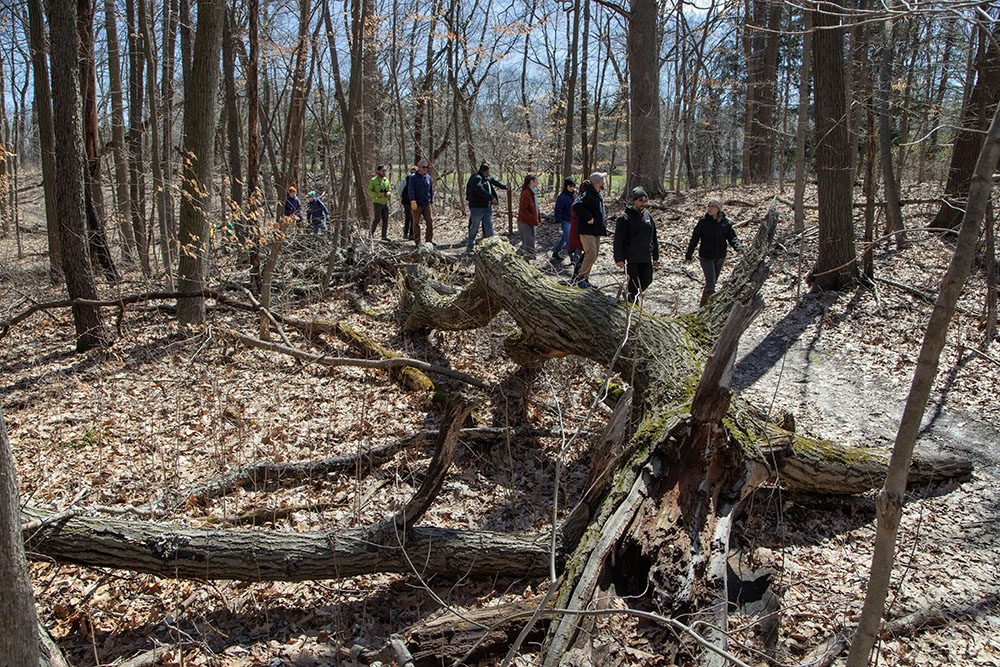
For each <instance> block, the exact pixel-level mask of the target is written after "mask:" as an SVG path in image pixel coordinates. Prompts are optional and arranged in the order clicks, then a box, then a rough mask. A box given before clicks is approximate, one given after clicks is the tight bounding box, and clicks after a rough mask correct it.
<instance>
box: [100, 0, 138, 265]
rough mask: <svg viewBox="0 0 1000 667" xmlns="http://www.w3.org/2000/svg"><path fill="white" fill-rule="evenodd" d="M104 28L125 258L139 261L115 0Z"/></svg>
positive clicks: (107, 5) (107, 2) (107, 0)
mask: <svg viewBox="0 0 1000 667" xmlns="http://www.w3.org/2000/svg"><path fill="white" fill-rule="evenodd" d="M104 30H105V33H106V34H107V39H108V82H109V84H110V90H109V91H108V92H110V94H111V156H112V159H113V161H114V165H115V192H116V193H117V199H118V232H119V235H120V237H121V243H122V259H123V260H124V261H125V262H126V263H129V264H131V263H132V262H134V261H135V234H134V233H133V231H132V207H131V203H132V201H131V199H130V197H129V181H128V159H127V158H126V156H125V105H124V102H123V101H122V65H121V49H120V48H119V46H118V44H119V42H118V12H117V10H116V8H115V2H114V0H104Z"/></svg>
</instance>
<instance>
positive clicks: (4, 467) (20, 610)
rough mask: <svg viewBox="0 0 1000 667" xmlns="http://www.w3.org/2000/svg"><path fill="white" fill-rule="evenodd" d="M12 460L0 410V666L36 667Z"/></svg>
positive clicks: (31, 600) (31, 602)
mask: <svg viewBox="0 0 1000 667" xmlns="http://www.w3.org/2000/svg"><path fill="white" fill-rule="evenodd" d="M17 496H18V494H17V478H16V476H15V474H14V457H13V455H12V454H11V450H10V443H9V442H7V425H6V424H5V423H4V418H3V409H2V408H0V663H3V664H4V665H11V667H13V666H14V665H37V664H39V652H38V616H37V614H36V613H35V597H34V595H33V593H32V591H31V579H30V578H29V577H28V561H27V560H26V559H25V557H24V538H23V537H21V521H20V514H21V512H20V503H19V502H18V498H17Z"/></svg>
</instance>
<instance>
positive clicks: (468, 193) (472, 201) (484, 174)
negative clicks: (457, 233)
mask: <svg viewBox="0 0 1000 667" xmlns="http://www.w3.org/2000/svg"><path fill="white" fill-rule="evenodd" d="M497 188H499V189H501V190H506V189H507V186H506V185H504V184H503V183H501V182H500V181H498V180H497V179H495V178H493V177H492V176H490V163H489V162H486V161H485V160H483V163H482V164H480V165H479V171H477V172H476V173H474V174H473V175H472V176H470V177H469V181H468V182H467V183H466V184H465V200H466V201H467V202H469V240H468V242H467V243H466V244H465V250H466V252H472V246H473V245H474V244H475V243H476V236H477V235H478V234H479V225H480V224H482V226H483V238H484V239H487V238H489V237H491V236H493V207H494V206H496V205H497V192H496V189H497Z"/></svg>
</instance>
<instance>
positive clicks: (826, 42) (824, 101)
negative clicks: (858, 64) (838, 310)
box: [809, 3, 857, 290]
mask: <svg viewBox="0 0 1000 667" xmlns="http://www.w3.org/2000/svg"><path fill="white" fill-rule="evenodd" d="M817 7H818V9H817V10H816V11H814V12H813V25H815V26H816V27H817V28H819V29H818V30H817V31H816V32H815V33H813V38H812V39H813V63H814V66H813V72H814V79H815V82H816V83H815V86H816V89H815V97H816V112H815V114H814V117H815V119H816V121H815V122H816V131H815V148H814V151H815V155H816V190H817V194H818V196H819V252H818V253H817V256H816V264H815V266H814V267H813V270H812V272H811V273H810V275H809V280H810V282H815V284H816V285H818V286H819V287H821V288H822V289H827V290H836V289H840V288H842V287H845V286H847V285H850V284H851V283H852V282H853V281H854V279H855V277H856V276H857V265H856V262H855V261H854V260H855V254H854V220H853V217H852V211H851V202H852V196H853V194H852V193H853V182H852V176H851V171H852V170H851V168H850V162H849V159H850V152H851V149H850V145H849V144H850V142H849V141H848V136H847V116H846V113H847V109H846V104H845V100H844V58H843V55H842V53H843V48H844V30H843V28H840V27H838V26H839V25H840V17H839V16H838V15H837V13H836V12H839V11H840V9H839V7H837V6H835V5H832V4H829V3H820V4H819V5H817Z"/></svg>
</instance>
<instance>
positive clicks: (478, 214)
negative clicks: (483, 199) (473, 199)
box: [465, 206, 493, 252]
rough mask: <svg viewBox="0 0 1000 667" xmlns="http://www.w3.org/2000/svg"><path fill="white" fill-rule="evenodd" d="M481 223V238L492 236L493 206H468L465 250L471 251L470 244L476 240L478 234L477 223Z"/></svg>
mask: <svg viewBox="0 0 1000 667" xmlns="http://www.w3.org/2000/svg"><path fill="white" fill-rule="evenodd" d="M480 223H482V225H483V238H484V239H488V238H489V237H491V236H493V207H492V206H483V207H479V206H476V207H472V206H470V207H469V241H468V243H466V244H465V248H466V250H468V251H469V252H472V246H473V245H474V244H475V242H476V236H478V234H479V224H480Z"/></svg>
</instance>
